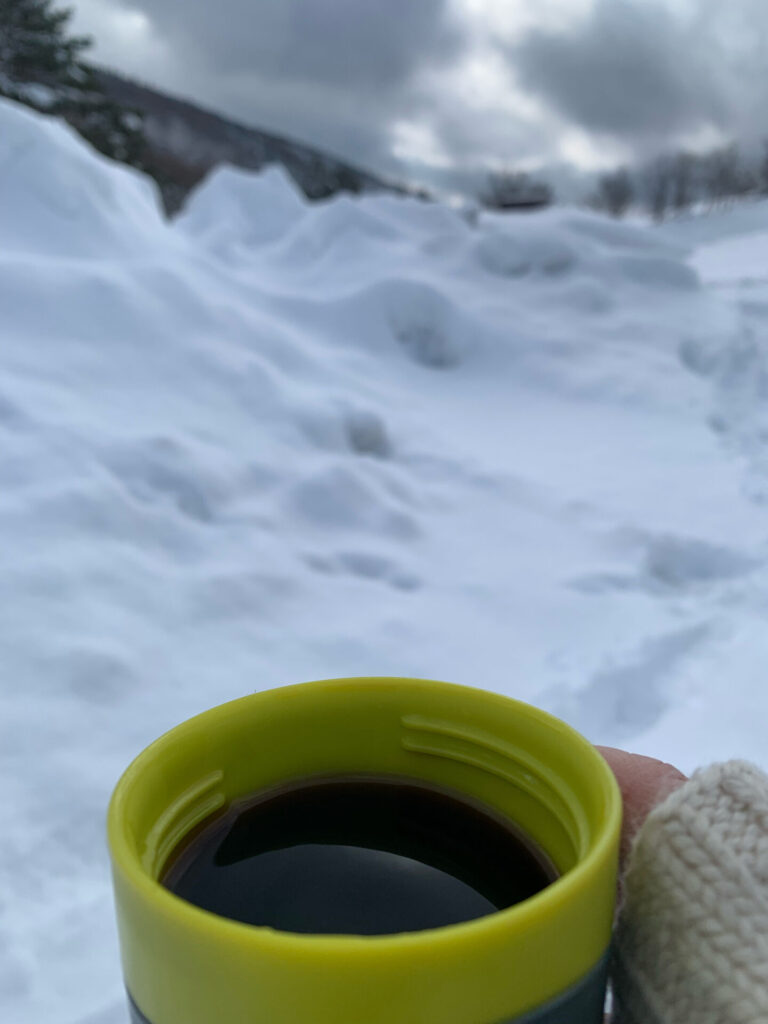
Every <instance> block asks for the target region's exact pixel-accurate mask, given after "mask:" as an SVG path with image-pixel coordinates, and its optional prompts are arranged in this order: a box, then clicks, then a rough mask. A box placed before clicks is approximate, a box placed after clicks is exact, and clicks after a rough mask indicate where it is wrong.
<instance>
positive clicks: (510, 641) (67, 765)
mask: <svg viewBox="0 0 768 1024" xmlns="http://www.w3.org/2000/svg"><path fill="white" fill-rule="evenodd" d="M0 139H2V149H1V151H0V311H1V313H0V315H1V316H2V320H0V535H1V536H2V538H3V556H2V557H3V571H2V573H0V607H2V609H3V611H2V614H0V652H1V653H0V660H1V662H2V666H3V678H2V685H1V686H0V779H2V786H3V790H4V793H3V800H4V804H3V805H4V807H5V808H6V812H7V813H6V815H5V820H4V828H3V835H2V838H1V839H0V891H2V893H3V896H2V903H1V904H0V1006H2V1016H3V1019H5V1020H9V1021H13V1022H14V1024H49V1022H50V1021H53V1020H56V1021H59V1022H61V1024H76V1022H77V1024H118V1022H120V1021H122V1020H123V1019H124V1008H123V1002H122V1000H123V997H122V992H121V986H120V978H119V967H118V960H117V953H116V943H115V939H114V936H113V925H112V915H111V906H110V895H109V884H108V869H107V863H106V855H105V845H104V839H103V835H102V829H103V817H104V809H105V804H106V800H107V797H108V794H109V791H110V789H111V787H112V785H113V784H114V782H115V780H116V778H117V776H118V774H119V773H120V771H121V770H122V769H123V768H124V766H125V765H126V764H127V762H128V761H129V760H130V758H131V757H132V756H133V755H134V754H135V753H136V752H137V751H138V750H139V749H140V748H141V747H142V746H143V745H144V744H146V743H147V742H149V741H150V740H151V739H153V738H154V737H155V736H156V735H158V734H159V733H160V732H162V731H163V730H165V729H167V728H168V727H170V726H171V725H173V724H175V723H176V722H177V721H179V720H181V719H182V718H184V717H186V716H188V715H190V714H192V713H194V712H196V711H199V710H202V709H203V708H205V707H209V706H211V705H213V704H215V703H219V702H222V701H224V700H227V699H230V698H233V697H235V696H239V695H241V694H243V693H246V692H249V691H251V690H254V689H258V688H262V687H267V686H274V685H279V684H283V683H288V682H295V681H299V680H304V679H310V678H319V677H327V676H340V675H353V674H365V673H370V674H398V675H423V676H431V677H436V678H444V679H450V680H454V681H458V682H464V683H469V684H473V685H477V686H483V687H488V688H492V689H496V690H499V691H502V692H505V693H509V694H512V695H514V696H517V697H520V698H522V699H525V700H530V701H533V702H536V703H539V704H541V705H542V706H544V707H547V708H549V709H551V710H552V711H554V712H555V713H557V714H560V715H562V716H563V717H565V718H566V719H568V720H569V721H571V722H572V723H573V724H574V725H576V726H577V727H578V728H580V729H582V730H583V731H584V732H585V733H586V734H587V735H588V736H589V737H590V738H591V739H593V740H595V741H599V742H603V743H616V744H622V745H629V746H631V747H633V748H635V749H639V750H643V751H645V752H647V753H651V754H657V755H659V756H663V757H665V758H666V759H669V760H672V761H675V762H676V763H678V764H679V765H680V766H681V767H682V768H684V769H691V768H693V767H694V766H695V765H696V764H697V763H701V762H706V761H711V760H712V759H715V758H724V757H729V756H746V757H751V758H754V759H756V760H757V761H759V762H762V763H765V745H764V735H763V722H764V721H765V712H766V705H767V704H768V697H766V695H765V685H764V679H763V666H764V665H765V664H766V659H768V633H767V632H766V630H765V628H764V621H765V614H766V600H765V594H766V584H768V571H767V570H766V518H765V503H766V500H768V489H767V487H766V483H767V482H768V456H767V454H766V453H768V441H767V440H766V439H767V438H768V423H766V422H765V413H764V412H763V408H764V407H765V405H766V402H765V398H766V395H768V372H767V371H766V362H765V336H766V335H765V318H766V316H768V285H766V284H763V283H762V282H757V283H755V282H753V283H752V284H750V285H749V287H748V294H746V293H745V288H746V287H747V286H745V285H743V282H742V278H744V277H748V276H749V275H748V273H747V272H746V271H745V274H744V275H741V276H739V275H731V277H730V278H729V282H728V287H724V286H723V285H722V282H721V283H720V284H718V285H717V286H716V285H715V283H712V282H711V281H710V276H711V275H710V274H709V273H708V271H706V268H702V267H698V269H697V266H698V265H697V264H696V258H695V255H694V257H693V258H690V259H689V257H688V255H687V253H688V252H689V250H690V248H691V242H690V240H689V239H687V238H685V237H679V238H676V237H674V232H672V233H670V232H665V233H660V232H654V231H650V230H643V229H640V228H634V227H630V226H625V225H620V224H615V223H612V222H609V221H607V220H605V219H602V218H599V217H597V216H594V215H592V214H588V213H584V212H580V211H577V210H570V209H554V210H550V211H547V212H544V213H537V214H530V215H525V216H514V215H512V216H490V215H489V216H485V217H483V218H481V220H480V223H479V224H477V225H471V224H470V223H468V222H467V221H466V220H465V219H462V217H461V216H460V215H459V214H458V213H455V212H453V211H451V210H450V209H448V208H445V207H441V206H438V205H426V204H422V203H419V202H417V201H415V200H410V199H397V198H393V197H388V196H381V197H369V198H364V199H359V200H358V199H350V198H347V197H340V198H337V199H335V200H333V201H329V202H324V203H320V204H316V205H312V206H310V205H307V204H306V203H305V202H304V200H303V199H302V198H300V197H299V195H298V194H297V192H296V191H295V189H294V188H293V186H292V185H291V183H290V181H289V180H288V179H287V178H286V177H285V176H284V175H283V174H281V173H280V172H278V171H276V170H274V169H272V170H267V171H266V172H264V173H263V174H261V175H246V174H243V173H241V172H238V171H234V170H226V169H225V170H222V171H219V172H218V173H217V174H216V175H214V176H213V177H212V178H211V179H210V181H208V182H207V183H206V184H205V185H204V186H203V188H202V189H201V190H200V191H199V192H198V193H197V195H196V196H194V197H193V199H192V201H191V203H190V204H189V206H188V207H187V209H186V210H185V211H184V212H183V214H182V215H181V216H180V217H179V218H178V219H177V220H176V221H174V222H170V223H169V222H167V221H165V220H163V219H162V217H161V215H160V212H159V204H158V202H157V200H156V197H155V195H154V193H153V192H152V190H151V188H150V186H149V185H148V183H147V182H146V181H145V180H143V179H142V178H141V177H140V176H138V175H136V174H134V173H131V172H129V171H127V170H125V169H124V168H120V167H118V166H116V165H113V164H111V163H109V162H108V161H106V160H104V159H102V158H100V157H99V156H97V155H95V154H94V153H92V152H90V151H88V150H87V149H86V148H85V147H84V146H83V145H82V144H81V143H80V142H78V141H77V140H76V139H75V137H74V136H73V135H72V134H71V133H70V132H69V131H68V130H67V129H66V128H64V127H62V126H61V125H59V124H57V123H55V122H52V121H49V120H45V119H43V118H41V117H38V116H35V115H32V114H30V113H29V112H26V111H24V110H22V109H20V108H17V107H15V106H13V105H11V104H7V103H4V104H2V105H0ZM755 237H756V236H753V238H755ZM766 239H768V235H766V234H763V235H762V236H760V246H761V247H762V248H761V252H762V254H763V257H764V256H765V253H766V252H768V241H767V240H766ZM711 242H712V240H711V239H708V244H711ZM728 244H734V243H733V242H729V243H728ZM749 258H750V260H754V258H755V253H754V251H753V249H750V256H749Z"/></svg>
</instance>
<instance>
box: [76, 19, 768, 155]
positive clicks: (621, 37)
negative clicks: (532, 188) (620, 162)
mask: <svg viewBox="0 0 768 1024" xmlns="http://www.w3.org/2000/svg"><path fill="white" fill-rule="evenodd" d="M74 3H75V7H76V9H77V10H79V11H81V12H82V16H83V17H82V20H80V21H79V22H78V24H77V28H78V30H85V31H88V30H89V29H93V30H94V31H95V32H96V34H97V36H98V35H106V36H107V37H108V38H107V41H106V45H105V52H107V51H108V53H109V57H110V62H112V61H113V60H114V62H115V63H116V64H117V66H118V67H120V66H121V60H120V58H119V54H120V53H121V50H122V51H123V52H124V53H125V60H124V63H123V64H122V66H124V67H125V69H126V70H127V71H128V72H129V73H132V74H137V75H138V76H139V77H141V78H143V79H145V80H146V81H149V82H152V83H154V84H156V85H158V86H160V87H161V88H166V89H168V90H170V91H172V92H174V93H176V94H179V95H185V96H189V97H190V98H192V99H194V100H197V101H198V102H200V103H203V104H204V105H206V106H208V107H212V108H215V109H219V110H221V111H222V112H223V113H225V114H228V115H229V116H232V117H235V118H237V119H239V120H242V121H243V122H245V123H248V124H254V125H256V126H260V127H263V128H265V129H267V130H271V131H274V132H276V133H279V134H282V135H287V136H289V137H294V138H297V139H300V140H304V141H306V142H308V143H310V144H313V145H316V146H319V147H322V148H325V149H327V150H329V151H330V152H334V153H336V154H337V155H339V156H341V157H344V158H346V159H348V160H351V161H354V162H356V163H358V164H360V165H362V166H367V167H370V168H371V169H373V170H379V171H380V172H384V173H390V174H393V175H397V174H398V173H402V174H406V175H408V174H416V173H420V168H421V167H422V166H424V165H422V164H420V163H419V161H420V159H421V157H420V156H419V154H418V152H415V153H414V155H413V158H412V160H410V161H409V163H408V164H407V165H403V164H402V161H398V159H397V158H396V157H395V156H394V155H393V145H394V142H393V139H394V134H393V126H394V125H395V124H396V123H397V122H399V121H404V122H414V121H417V122H418V123H419V124H420V125H422V126H423V127H424V129H425V136H428V135H429V134H430V133H431V136H432V137H433V138H434V139H435V140H436V141H437V143H438V147H437V148H438V151H440V150H442V152H443V153H444V154H445V155H447V156H448V157H449V158H451V159H452V160H453V161H454V162H455V164H456V167H457V168H459V169H460V171H461V172H462V173H465V172H466V173H469V172H471V173H473V174H475V173H479V171H478V168H481V167H482V166H483V165H486V166H487V165H488V164H493V163H498V162H500V161H506V162H512V161H514V160H515V159H518V160H524V161H526V163H528V164H531V165H536V164H542V163H549V162H558V161H559V160H561V159H562V152H563V150H562V148H561V144H562V142H563V140H564V133H565V132H566V131H567V129H568V128H569V127H572V126H578V127H579V128H581V129H582V130H583V131H584V132H585V133H586V134H587V135H588V136H591V138H592V140H593V142H597V143H598V146H599V147H601V148H602V151H603V152H606V153H610V154H616V155H618V154H622V153H624V152H633V153H634V154H636V155H637V156H638V157H645V156H648V155H652V154H653V152H655V151H657V150H659V149H661V148H663V147H665V146H667V145H674V144H677V143H678V142H679V141H681V140H685V139H686V138H688V137H690V136H692V135H694V134H695V133H696V132H702V131H706V130H707V129H717V130H720V132H721V133H722V134H723V135H733V136H734V137H736V138H739V139H742V140H745V139H748V138H750V137H751V138H752V139H754V138H756V137H759V136H760V135H762V134H763V133H764V132H765V131H766V130H767V129H768V122H766V121H765V110H766V109H768V75H766V74H765V68H766V67H768V48H767V47H766V38H767V37H768V2H766V0H728V2H724V0H594V2H593V4H592V6H591V8H590V9H589V10H588V11H587V13H586V14H585V15H584V16H583V17H582V18H581V19H579V20H576V21H574V20H573V19H569V20H567V21H566V22H565V23H564V25H563V27H561V28H556V27H550V23H549V22H547V23H546V24H547V27H546V28H545V27H543V24H542V26H540V27H538V28H533V29H531V30H529V31H528V32H527V33H526V34H525V35H524V36H523V37H522V38H518V39H517V40H516V41H515V42H514V44H508V43H507V44H504V43H501V42H499V40H498V38H494V37H493V35H492V32H491V30H490V28H487V27H486V26H485V25H484V22H483V19H482V15H481V14H479V13H478V14H476V15H474V16H473V18H474V20H473V19H472V18H470V17H469V16H465V17H464V20H461V17H460V16H458V15H457V13H456V11H457V4H456V3H455V0H218V2H216V3H211V2H210V0H74ZM131 9H133V10H140V11H141V12H142V13H143V14H144V15H145V16H146V18H147V19H148V28H147V29H145V30H142V31H144V35H143V37H142V39H143V45H142V43H141V42H140V41H138V40H139V37H137V36H135V35H134V36H133V38H131V36H130V32H129V31H128V30H127V29H124V28H122V27H121V24H122V23H121V22H120V20H119V19H118V18H116V17H114V15H115V12H118V11H122V12H123V13H126V12H129V11H130V10H131ZM88 12H90V14H89V17H90V22H89V20H88V17H86V15H87V14H88ZM121 33H123V35H122V37H121ZM473 47H478V48H479V49H476V50H475V51H474V58H475V61H477V60H478V59H479V60H480V61H482V60H483V56H484V55H485V56H488V57H489V59H491V60H494V58H497V57H498V54H499V53H500V54H501V55H502V57H503V58H504V61H505V62H506V65H507V68H508V71H509V82H508V85H507V86H505V85H504V82H503V76H502V80H500V82H499V86H498V92H499V96H498V98H496V97H495V96H494V95H488V96H487V102H486V104H485V105H484V106H482V107H480V106H478V103H477V100H476V98H475V100H474V101H473V102H471V100H472V88H473V86H472V81H471V79H468V80H467V81H466V82H464V81H463V80H462V78H461V74H460V72H459V68H460V66H461V61H462V58H463V56H464V55H466V54H467V53H468V52H470V51H472V49H473ZM483 48H484V49H483ZM116 55H117V59H116ZM98 56H99V53H98V50H97V53H96V57H97V58H98ZM494 66H495V64H494ZM435 71H437V72H439V74H433V72H435ZM516 91H517V92H520V93H522V94H523V95H526V94H527V95H528V96H535V97H536V98H537V99H538V100H539V101H540V105H541V106H542V108H543V110H542V112H541V115H540V116H536V115H535V113H534V109H535V108H534V109H532V108H530V107H527V106H526V104H525V103H521V104H520V105H519V107H518V108H517V109H519V110H520V111H521V112H522V113H521V114H520V115H519V116H518V115H516V114H515V113H514V110H515V109H516V108H515V104H514V103H511V104H510V103H509V102H508V100H509V98H510V94H514V93H515V92H516ZM710 134H711V132H710ZM425 159H428V158H427V157H426V156H425ZM426 170H427V171H428V170H429V168H428V167H427V168H426ZM444 170H445V169H444ZM446 173H451V172H450V171H447V170H446Z"/></svg>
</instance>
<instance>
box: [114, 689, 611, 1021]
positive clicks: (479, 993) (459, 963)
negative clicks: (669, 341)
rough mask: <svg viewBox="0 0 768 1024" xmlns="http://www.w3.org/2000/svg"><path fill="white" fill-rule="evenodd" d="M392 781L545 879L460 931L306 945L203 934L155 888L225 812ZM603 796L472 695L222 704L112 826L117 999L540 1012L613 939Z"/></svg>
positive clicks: (570, 755)
mask: <svg viewBox="0 0 768 1024" xmlns="http://www.w3.org/2000/svg"><path fill="white" fill-rule="evenodd" d="M360 773H366V774H371V773H373V774H377V775H396V776H405V777H410V778H415V779H422V780H424V781H427V782H431V783H433V784H437V785H441V786H447V787H450V788H452V789H454V790H458V791H459V792H462V793H464V794H466V795H467V796H468V797H471V798H473V799H475V800H478V801H480V802H482V803H484V804H485V805H487V806H489V807H490V808H492V809H494V810H496V811H497V812H500V813H502V814H504V815H506V816H508V817H510V818H512V819H513V820H514V821H515V822H517V824H518V825H519V826H520V827H521V828H522V829H523V830H524V831H525V832H526V833H527V834H528V835H529V836H530V837H531V839H533V840H534V841H535V842H536V843H537V844H539V845H540V846H541V847H542V848H543V849H544V850H545V851H546V852H547V853H548V854H549V856H550V857H551V858H552V860H553V861H554V862H555V864H556V865H557V867H558V869H559V870H560V872H561V877H560V878H559V879H558V880H557V881H556V882H554V883H553V884H552V885H550V886H548V887H547V888H546V889H544V890H543V891H542V892H540V893H538V894H537V895H536V896H534V897H532V898H531V899H528V900H525V901H524V902H523V903H520V904H517V905H516V906H514V907H511V908H509V909H507V910H503V911H499V912H498V913H495V914H491V915H489V916H487V917H482V918H478V919H476V920H474V921H469V922H466V923H464V924H459V925H452V926H450V927H446V928H437V929H433V930H431V931H422V932H414V933H409V934H403V935H388V936H374V937H362V936H328V935H323V936H308V935H295V934H290V933H284V932H278V931H274V930H272V929H268V928H259V927H253V926H250V925H244V924H242V923H239V922H235V921H231V920H229V919H226V918H221V917H217V916H216V915H213V914H210V913H208V912H207V911H204V910H202V909H200V908H198V907H195V906H193V905H191V904H189V903H187V902H185V901H184V900H182V899H180V898H178V897H177V896H175V895H174V894H173V893H171V892H169V891H168V890H166V889H165V888H163V887H162V886H161V885H160V884H159V883H158V881H157V878H158V876H159V874H160V872H161V870H162V867H163V864H164V862H165V859H166V858H167V856H168V854H169V853H170V851H171V850H172V849H173V848H174V847H175V846H176V844H177V843H178V842H179V841H180V840H181V839H182V838H183V836H184V835H185V834H186V833H187V832H188V831H189V830H190V829H192V828H193V827H194V826H195V825H196V824H198V823H199V822H200V821H201V820H203V819H204V818H205V817H207V816H208V815H209V814H211V813H212V812H213V811H214V810H216V809H218V808H219V807H221V806H222V805H223V804H225V803H226V802H228V801H230V800H232V799H236V798H238V797H242V796H245V795H247V794H249V793H252V792H254V791H257V790H259V789H263V788H266V787H268V786H273V785H276V784H279V783H282V782H286V781H290V780H296V779H300V778H305V777H310V776H318V775H324V776H327V775H334V774H339V775H350V774H360ZM620 823H621V799H620V795H619V792H618V788H617V786H616V783H615V781H614V778H613V776H612V774H611V772H610V770H609V769H608V767H607V765H606V764H605V762H604V761H603V759H602V758H601V757H600V755H599V754H598V753H597V751H596V750H595V749H594V748H593V747H592V746H591V744H589V743H588V742H587V740H585V739H584V738H583V737H582V736H580V735H579V734H578V733H576V732H575V731H574V730H573V729H571V728H570V727H569V726H567V725H565V724H564V723H562V722H560V721H558V720H557V719H556V718H553V717H552V716H551V715H548V714H546V713H545V712H542V711H540V710H538V709H536V708H533V707H531V706H530V705H527V704H523V703H521V702H519V701H515V700H511V699H510V698H507V697H502V696H499V695H497V694H492V693H486V692H484V691H482V690H476V689H471V688H468V687H463V686H455V685H452V684H448V683H439V682H434V681H428V680H416V679H390V678H369V679H339V680H326V681H321V682H316V683H304V684H301V685H298V686H289V687H284V688H281V689H277V690H270V691H266V692H263V693H258V694H254V695H252V696H248V697H244V698H241V699H240V700H236V701H232V702H230V703H228V704H224V705H221V706H220V707H217V708H213V709H212V710H210V711H206V712H205V713H203V714H201V715H198V716H197V717H195V718H192V719H190V720H189V721H187V722H184V723H182V724H181V725H179V726H177V727H176V728H175V729H172V730H171V731H170V732H168V733H166V734H165V735H164V736H162V737H161V738H160V739H158V740H156V741H155V742H154V743H153V744H152V745H151V746H150V747H148V748H147V749H146V750H145V751H143V752H142V753H141V754H140V755H139V756H138V757H137V758H136V760H135V761H134V762H133V763H132V764H131V765H130V767H129V768H128V769H127V771H126V772H125V774H124V775H123V777H122V778H121V780H120V782H119V783H118V785H117V787H116V789H115V792H114V795H113V797H112V801H111V804H110V808H109V819H108V827H109V844H110V852H111V856H112V864H113V875H114V884H115V897H116V904H117V917H118V928H119V933H120V943H121V951H122V958H123V969H124V975H125V980H126V985H127V987H128V989H129V991H130V993H131V995H132V997H133V999H134V1000H135V1002H136V1004H137V1006H138V1007H139V1008H140V1010H141V1012H142V1013H143V1014H144V1015H145V1016H146V1017H147V1018H148V1019H149V1020H150V1021H151V1022H152V1024H243V1022H244V1021H248V1024H310V1022H311V1024H393V1022H397V1024H487V1022H492V1021H499V1020H504V1019H507V1020H510V1019H514V1018H515V1017H516V1016H519V1015H521V1014H524V1013H526V1012H529V1011H530V1010H531V1009H533V1008H535V1007H539V1006H542V1005H544V1004H546V1003H547V1002H549V1001H551V1000H553V999H555V998H557V997H558V996H559V995H560V994H561V993H563V992H565V991H567V990H568V989H569V987H571V986H573V985H575V984H577V983H578V982H579V981H580V980H581V979H583V978H584V977H585V976H586V975H588V974H589V972H590V971H591V970H593V969H594V968H595V966H596V965H597V964H598V962H599V961H600V959H601V957H602V956H603V955H604V953H605V951H606V948H607V946H608V943H609V940H610V933H611V924H612V919H613V905H614V895H615V881H616V862H617V851H618V840H619V831H620Z"/></svg>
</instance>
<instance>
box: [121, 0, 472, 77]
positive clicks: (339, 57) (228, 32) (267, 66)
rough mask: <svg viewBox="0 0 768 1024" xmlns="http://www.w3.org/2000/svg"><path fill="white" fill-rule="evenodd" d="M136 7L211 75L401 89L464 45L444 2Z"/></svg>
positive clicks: (308, 0) (247, 1) (183, 2)
mask: <svg viewBox="0 0 768 1024" xmlns="http://www.w3.org/2000/svg"><path fill="white" fill-rule="evenodd" d="M133 3H134V6H136V7H138V8H139V9H141V10H143V11H144V13H145V14H146V15H147V16H148V17H149V18H150V19H151V21H152V22H153V23H154V25H156V26H157V28H158V30H159V31H160V32H161V33H162V34H163V35H164V36H165V37H166V39H168V40H171V41H174V40H175V41H176V42H177V43H179V44H181V45H182V46H185V47H187V48H188V49H189V50H190V51H193V52H195V54H196V56H197V59H198V60H201V61H203V62H205V63H206V64H207V66H208V67H209V69H210V70H213V71H215V72H218V73H222V74H233V73H234V74H238V73H244V72H247V73H254V74H258V76H259V77H261V78H262V79H266V80H290V81H293V82H296V81H301V82H306V83H313V84H320V85H323V84H332V85H335V86H338V87H344V88H348V89H350V90H355V91H357V92H358V93H359V92H360V91H361V90H362V91H363V92H364V93H374V92H378V91H381V90H387V91H389V90H399V89H401V88H402V86H403V85H404V84H405V83H406V82H407V80H408V79H409V78H410V76H411V75H412V74H413V73H414V72H415V71H416V70H419V69H421V68H424V67H425V66H429V65H430V64H435V63H437V64H440V63H444V62H446V61H449V60H451V59H452V58H454V57H456V56H457V54H458V53H459V52H460V50H461V48H462V45H463V38H462V35H461V33H460V31H459V29H458V27H457V25H456V24H455V23H454V21H453V19H452V18H451V15H450V5H449V4H448V3H446V0H417V2H414V0H373V2H369V0H227V2H226V3H223V2H219V3H216V2H214V3H212V2H211V0H133ZM193 73H194V72H193Z"/></svg>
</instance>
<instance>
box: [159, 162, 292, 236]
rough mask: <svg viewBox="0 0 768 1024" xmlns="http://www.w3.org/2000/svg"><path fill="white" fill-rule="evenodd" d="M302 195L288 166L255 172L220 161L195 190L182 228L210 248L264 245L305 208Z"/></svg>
mask: <svg viewBox="0 0 768 1024" xmlns="http://www.w3.org/2000/svg"><path fill="white" fill-rule="evenodd" d="M304 208H305V207H304V202H303V200H302V197H301V194H300V193H299V190H298V188H297V186H296V184H295V183H294V181H293V179H292V178H291V177H290V175H289V174H288V172H287V171H286V170H285V169H284V168H283V167H278V166H271V167H267V168H266V169H265V170H263V171H262V172H261V173H260V174H252V173H249V172H248V171H243V170H240V169H239V168H237V167H229V166H219V167H217V168H215V169H214V170H213V171H212V172H211V174H210V175H209V176H208V177H207V178H206V180H205V181H204V182H203V184H202V185H201V186H200V187H199V188H198V189H197V190H196V191H195V192H194V193H193V194H192V196H191V198H190V199H189V201H188V202H187V205H186V206H185V208H184V210H183V211H182V213H181V214H180V215H179V217H178V219H177V222H176V225H177V228H178V229H179V230H180V231H182V232H184V233H185V234H187V235H189V236H190V237H192V238H194V239H196V240H197V241H199V242H200V243H201V244H203V245H205V246H207V247H210V248H220V247H222V246H233V245H235V244H241V245H245V246H252V245H264V244H266V243H268V242H272V241H274V240H275V239H276V238H279V237H280V236H281V235H283V234H284V233H285V231H286V230H287V228H288V227H289V226H290V225H292V224H294V223H295V222H296V221H297V220H299V219H300V218H301V216H302V214H303V213H304Z"/></svg>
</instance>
